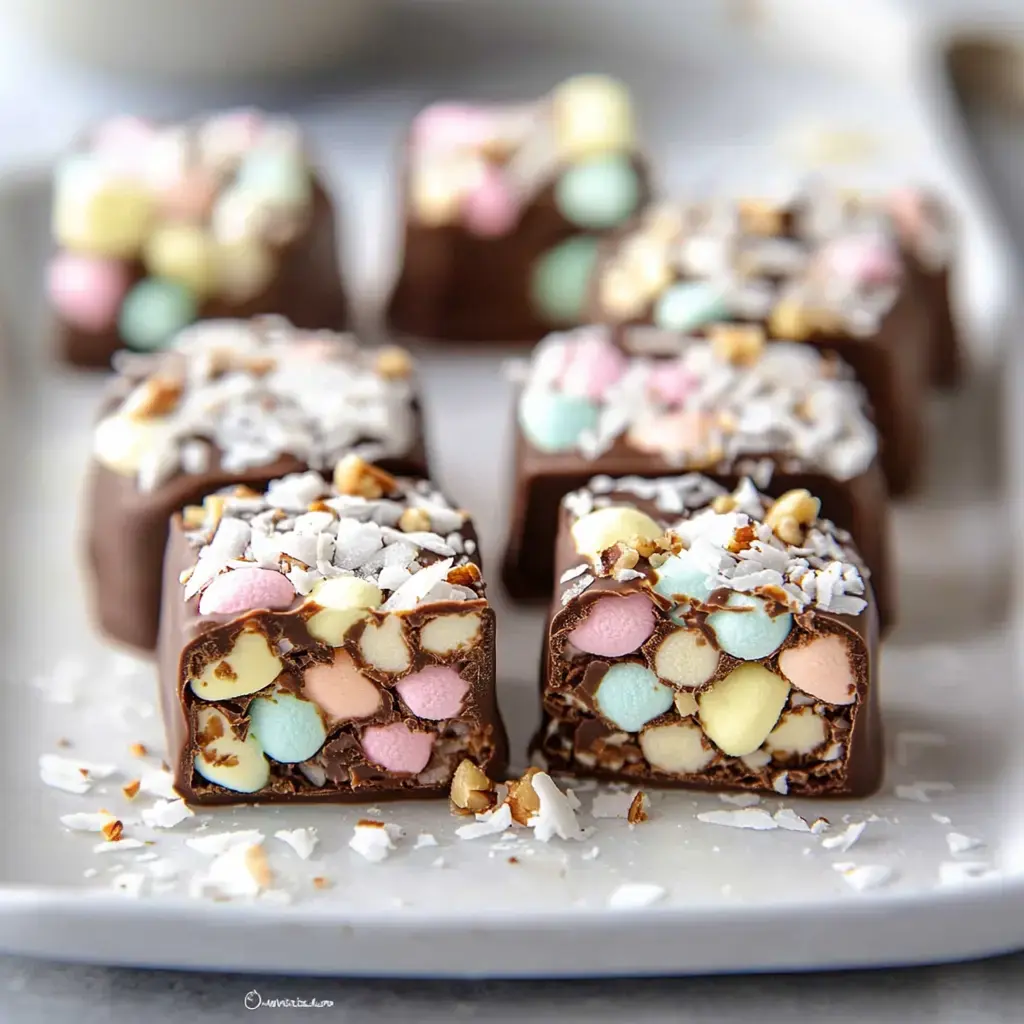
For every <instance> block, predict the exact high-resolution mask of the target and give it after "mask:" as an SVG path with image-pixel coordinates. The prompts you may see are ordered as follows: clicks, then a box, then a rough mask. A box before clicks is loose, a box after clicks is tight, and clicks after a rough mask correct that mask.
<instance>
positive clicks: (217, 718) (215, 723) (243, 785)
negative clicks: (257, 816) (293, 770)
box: [193, 708, 270, 793]
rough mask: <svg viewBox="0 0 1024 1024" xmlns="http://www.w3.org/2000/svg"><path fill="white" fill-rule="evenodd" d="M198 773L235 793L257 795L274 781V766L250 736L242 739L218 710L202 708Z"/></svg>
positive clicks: (197, 741)
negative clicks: (271, 767)
mask: <svg viewBox="0 0 1024 1024" xmlns="http://www.w3.org/2000/svg"><path fill="white" fill-rule="evenodd" d="M196 746H197V747H198V748H199V750H198V753H197V754H196V756H195V759H194V762H193V763H194V766H195V770H196V772H197V773H198V774H199V775H201V776H202V777H203V778H204V779H206V781H207V782H212V783H213V784H214V785H215V786H223V787H224V788H225V789H230V790H232V791H233V792H235V793H255V792H257V791H258V790H260V789H263V787H264V786H266V784H267V783H268V782H269V781H270V764H269V763H268V761H267V759H266V758H265V757H264V756H263V750H262V749H261V747H260V745H259V742H258V741H257V740H256V737H255V736H253V735H252V733H251V732H250V733H249V734H247V735H246V737H245V739H244V740H243V739H239V738H238V734H237V733H236V732H235V730H234V728H233V727H232V725H231V722H230V721H229V720H228V718H227V717H226V716H225V715H224V714H223V713H222V712H221V711H218V710H217V708H200V709H199V711H198V714H197V716H196Z"/></svg>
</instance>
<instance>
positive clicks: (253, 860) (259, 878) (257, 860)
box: [245, 846, 274, 889]
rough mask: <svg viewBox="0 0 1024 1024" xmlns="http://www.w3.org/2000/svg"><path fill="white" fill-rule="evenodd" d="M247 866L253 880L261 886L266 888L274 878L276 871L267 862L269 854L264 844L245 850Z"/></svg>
mask: <svg viewBox="0 0 1024 1024" xmlns="http://www.w3.org/2000/svg"><path fill="white" fill-rule="evenodd" d="M245 866H246V869H247V870H248V872H249V874H250V875H252V877H253V880H254V881H255V882H256V884H257V885H259V886H260V887H261V888H264V889H266V888H267V886H269V885H270V883H271V882H272V881H273V880H274V873H273V872H272V871H271V870H270V865H269V864H268V863H267V855H266V853H265V852H264V850H263V847H262V846H250V847H249V849H248V850H246V851H245Z"/></svg>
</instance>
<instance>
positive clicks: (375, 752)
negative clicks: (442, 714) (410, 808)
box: [363, 722, 434, 775]
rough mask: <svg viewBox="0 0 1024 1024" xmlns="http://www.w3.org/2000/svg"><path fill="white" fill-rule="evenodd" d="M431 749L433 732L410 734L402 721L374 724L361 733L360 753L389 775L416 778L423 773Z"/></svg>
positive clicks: (432, 747) (411, 732) (411, 731)
mask: <svg viewBox="0 0 1024 1024" xmlns="http://www.w3.org/2000/svg"><path fill="white" fill-rule="evenodd" d="M433 749H434V734H433V733H430V732H413V730H412V729H410V728H409V727H408V726H407V725H406V724H405V723H404V722H394V723H392V724H391V725H373V726H370V728H369V729H367V730H366V731H365V732H364V733H363V752H364V753H365V754H366V756H367V757H368V758H369V759H370V760H371V761H373V763H374V764H379V765H380V766H381V768H383V769H384V770H385V771H388V772H396V773H401V774H408V775H415V774H417V772H421V771H423V769H424V768H426V767H427V764H428V762H429V761H430V754H431V752H432V750H433Z"/></svg>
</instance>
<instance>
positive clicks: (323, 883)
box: [313, 875, 334, 889]
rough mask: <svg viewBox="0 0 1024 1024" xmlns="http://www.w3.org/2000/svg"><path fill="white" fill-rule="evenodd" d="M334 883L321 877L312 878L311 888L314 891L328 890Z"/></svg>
mask: <svg viewBox="0 0 1024 1024" xmlns="http://www.w3.org/2000/svg"><path fill="white" fill-rule="evenodd" d="M332 885H334V883H333V882H332V881H331V880H330V879H329V878H324V876H323V875H314V876H313V888H314V889H330V888H331V886H332Z"/></svg>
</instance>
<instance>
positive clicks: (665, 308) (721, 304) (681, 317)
mask: <svg viewBox="0 0 1024 1024" xmlns="http://www.w3.org/2000/svg"><path fill="white" fill-rule="evenodd" d="M728 312H729V310H728V307H727V306H726V304H725V299H724V296H723V295H722V292H721V289H720V288H718V287H717V286H716V285H713V284H709V283H708V282H705V281H680V282H678V283H677V284H673V285H670V286H669V287H668V288H667V289H666V290H665V291H664V292H662V294H661V297H660V298H659V299H658V301H657V303H656V304H655V307H654V323H655V326H657V327H661V328H663V329H664V330H667V331H693V330H696V329H697V328H698V327H703V326H704V325H705V324H709V323H714V322H715V321H716V320H723V319H725V317H726V316H727V315H728Z"/></svg>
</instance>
